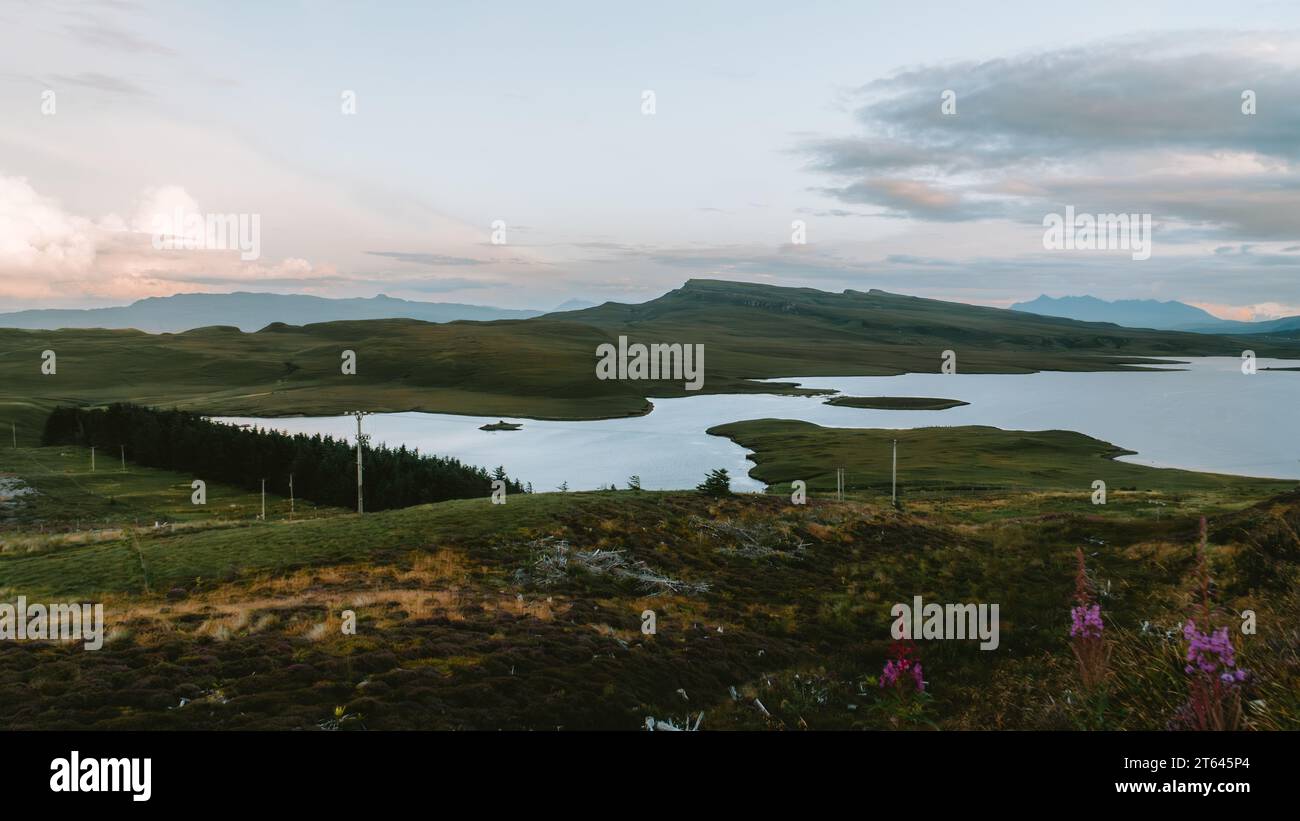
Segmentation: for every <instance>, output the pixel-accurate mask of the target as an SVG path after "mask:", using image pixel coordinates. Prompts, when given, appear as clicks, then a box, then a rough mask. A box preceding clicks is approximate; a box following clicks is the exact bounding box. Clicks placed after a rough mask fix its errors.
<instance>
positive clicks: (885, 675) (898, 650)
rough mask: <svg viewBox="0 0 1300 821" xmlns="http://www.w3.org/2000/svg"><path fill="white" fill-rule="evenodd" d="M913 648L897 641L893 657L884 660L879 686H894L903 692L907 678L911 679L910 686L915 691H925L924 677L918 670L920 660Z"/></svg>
mask: <svg viewBox="0 0 1300 821" xmlns="http://www.w3.org/2000/svg"><path fill="white" fill-rule="evenodd" d="M914 652H915V651H914V650H913V648H911V647H909V646H906V644H902V643H897V644H896V646H894V657H893V659H891V660H888V661H885V669H884V670H883V672H881V673H880V686H881V687H894V688H897V690H898V691H900V692H904V691H905V687H906V683H907V679H911V682H910V683H911V687H914V688H915V691H917V692H924V691H926V679H924V677H923V674H922V672H920V661H919V660H918V659H917V657H915V655H914Z"/></svg>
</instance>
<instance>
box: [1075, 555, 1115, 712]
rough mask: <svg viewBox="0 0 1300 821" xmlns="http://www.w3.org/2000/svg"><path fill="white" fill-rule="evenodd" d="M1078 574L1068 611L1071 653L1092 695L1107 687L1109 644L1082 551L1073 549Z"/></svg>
mask: <svg viewBox="0 0 1300 821" xmlns="http://www.w3.org/2000/svg"><path fill="white" fill-rule="evenodd" d="M1074 552H1075V556H1076V558H1077V560H1078V570H1076V571H1075V574H1074V602H1075V606H1074V607H1072V608H1070V649H1071V650H1072V651H1074V657H1075V659H1077V660H1078V662H1079V679H1080V681H1081V682H1082V684H1083V689H1084V690H1085V691H1087V692H1095V691H1097V690H1099V689H1100V688H1101V687H1102V685H1104V684H1105V683H1106V676H1107V673H1108V670H1109V666H1110V644H1109V643H1108V642H1107V641H1106V638H1105V636H1104V635H1103V633H1104V632H1105V625H1104V624H1103V623H1102V620H1101V605H1099V604H1097V603H1096V602H1095V601H1094V599H1093V596H1092V590H1091V586H1090V585H1089V583H1088V571H1087V568H1086V566H1085V565H1084V561H1083V549H1082V548H1077V547H1076V548H1075V551H1074Z"/></svg>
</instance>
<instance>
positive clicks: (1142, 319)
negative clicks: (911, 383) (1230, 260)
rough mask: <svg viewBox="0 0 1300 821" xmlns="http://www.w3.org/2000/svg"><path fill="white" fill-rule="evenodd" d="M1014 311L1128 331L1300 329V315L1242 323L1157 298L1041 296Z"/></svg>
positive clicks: (1275, 331)
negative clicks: (1103, 324)
mask: <svg viewBox="0 0 1300 821" xmlns="http://www.w3.org/2000/svg"><path fill="white" fill-rule="evenodd" d="M1011 310H1013V311H1023V312H1025V313H1030V314H1038V315H1040V316H1058V317H1062V318H1065V319H1077V320H1080V321H1083V322H1111V323H1114V324H1116V325H1123V326H1124V327H1126V328H1155V329H1157V330H1164V331H1191V332H1193V333H1204V334H1266V333H1281V332H1283V331H1294V330H1297V329H1300V316H1288V317H1282V318H1281V319H1270V320H1266V321H1263V322H1238V321H1236V320H1231V319H1219V318H1218V317H1217V316H1214V315H1213V314H1211V313H1209V312H1208V311H1203V310H1201V309H1200V308H1197V307H1194V306H1192V305H1187V304H1186V303H1183V302H1175V301H1172V300H1171V301H1168V302H1160V301H1159V300H1155V299H1117V300H1115V301H1113V302H1108V301H1106V300H1104V299H1097V298H1096V297H1093V296H1063V297H1050V296H1046V295H1043V296H1040V297H1038V298H1037V299H1034V300H1030V301H1029V302H1017V303H1016V304H1014V305H1012V306H1011Z"/></svg>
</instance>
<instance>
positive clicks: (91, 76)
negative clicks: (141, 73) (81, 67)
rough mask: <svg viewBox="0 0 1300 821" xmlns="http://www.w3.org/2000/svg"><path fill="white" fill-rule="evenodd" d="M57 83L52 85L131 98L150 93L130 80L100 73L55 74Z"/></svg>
mask: <svg viewBox="0 0 1300 821" xmlns="http://www.w3.org/2000/svg"><path fill="white" fill-rule="evenodd" d="M52 79H53V80H54V81H55V82H54V83H51V84H50V85H54V86H56V87H57V86H58V85H59V84H60V83H63V84H66V85H74V86H81V87H83V88H92V89H94V90H96V91H107V92H109V93H110V94H122V95H125V96H130V97H144V96H146V95H148V93H149V92H147V91H145V90H144V89H143V88H141V87H140V86H138V85H136V84H135V83H132V82H131V81H130V80H124V79H122V78H120V77H112V76H110V75H107V74H100V73H98V72H93V71H91V72H85V71H83V72H82V73H80V74H71V75H69V74H55V75H54V77H53V78H52Z"/></svg>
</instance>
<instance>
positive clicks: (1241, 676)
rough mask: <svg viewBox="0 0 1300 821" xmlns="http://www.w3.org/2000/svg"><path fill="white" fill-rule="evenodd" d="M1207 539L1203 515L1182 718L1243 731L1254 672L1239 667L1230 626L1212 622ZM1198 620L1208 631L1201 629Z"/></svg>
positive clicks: (1195, 725)
mask: <svg viewBox="0 0 1300 821" xmlns="http://www.w3.org/2000/svg"><path fill="white" fill-rule="evenodd" d="M1207 541H1208V537H1207V532H1206V526H1205V517H1203V516H1202V517H1201V543H1200V549H1199V551H1198V555H1197V557H1196V569H1197V575H1198V577H1199V582H1200V590H1199V591H1197V592H1198V593H1199V594H1200V599H1201V606H1200V613H1199V615H1198V616H1197V618H1195V619H1188V620H1187V624H1186V625H1185V626H1184V627H1183V637H1184V638H1186V639H1187V665H1186V666H1185V667H1184V668H1183V672H1185V673H1187V675H1188V677H1189V682H1188V699H1187V704H1186V705H1185V706H1184V707H1183V710H1182V719H1183V723H1184V724H1186V725H1187V726H1188V727H1189V728H1191V729H1193V730H1240V729H1243V727H1244V723H1243V715H1242V711H1241V687H1242V684H1243V683H1244V682H1245V681H1246V680H1247V679H1248V678H1249V677H1250V672H1249V671H1248V670H1243V669H1241V668H1239V667H1237V653H1236V648H1234V647H1233V645H1232V636H1231V634H1230V632H1229V631H1228V628H1227V627H1219V628H1215V627H1214V626H1213V622H1212V621H1211V614H1210V571H1209V564H1208V560H1207V557H1206V543H1207ZM1198 621H1199V623H1200V625H1202V626H1203V627H1204V628H1205V629H1204V631H1202V630H1201V629H1198V627H1197V623H1198Z"/></svg>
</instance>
